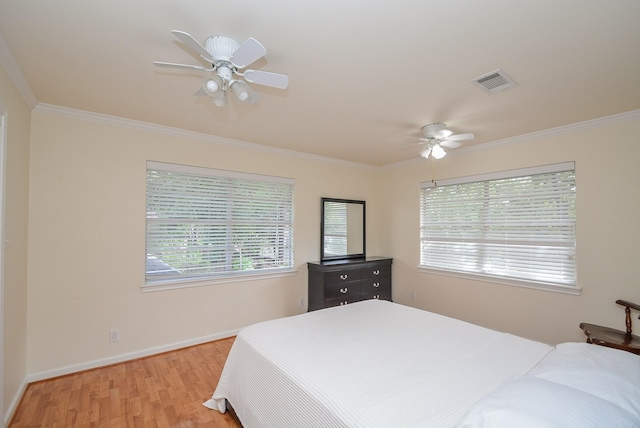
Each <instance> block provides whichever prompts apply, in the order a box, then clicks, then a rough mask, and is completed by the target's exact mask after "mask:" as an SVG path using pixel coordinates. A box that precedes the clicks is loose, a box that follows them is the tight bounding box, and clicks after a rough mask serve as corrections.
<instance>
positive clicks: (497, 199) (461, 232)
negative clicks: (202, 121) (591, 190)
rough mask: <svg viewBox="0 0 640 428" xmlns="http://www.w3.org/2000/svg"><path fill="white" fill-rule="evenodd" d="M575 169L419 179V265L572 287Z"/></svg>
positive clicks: (559, 167)
mask: <svg viewBox="0 0 640 428" xmlns="http://www.w3.org/2000/svg"><path fill="white" fill-rule="evenodd" d="M574 169H575V168H574V164H573V162H571V163H565V164H557V165H549V166H545V167H539V168H528V169H523V170H516V171H508V172H504V173H498V174H488V175H484V176H476V177H467V178H462V179H454V180H447V181H442V182H438V184H437V186H434V185H433V184H432V183H431V182H428V183H422V185H421V197H420V206H421V210H420V266H421V267H422V268H428V269H436V270H441V271H448V272H457V273H463V274H473V275H480V276H483V277H489V278H499V279H505V278H507V279H513V280H516V281H523V282H531V283H539V284H545V285H551V286H554V285H555V286H558V287H576V263H575V250H576V245H575V224H576V211H575V190H576V185H575V171H574Z"/></svg>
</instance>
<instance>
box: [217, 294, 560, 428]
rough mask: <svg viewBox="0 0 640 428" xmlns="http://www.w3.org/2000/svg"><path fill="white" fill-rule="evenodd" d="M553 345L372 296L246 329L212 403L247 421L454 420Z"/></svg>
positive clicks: (378, 423) (360, 423)
mask: <svg viewBox="0 0 640 428" xmlns="http://www.w3.org/2000/svg"><path fill="white" fill-rule="evenodd" d="M551 349H552V347H550V346H548V345H545V344H542V343H539V342H534V341H530V340H526V339H523V338H520V337H517V336H513V335H509V334H506V333H500V332H496V331H493V330H489V329H485V328H482V327H478V326H476V325H473V324H469V323H465V322H462V321H459V320H455V319H452V318H448V317H444V316H441V315H437V314H433V313H430V312H426V311H422V310H418V309H415V308H411V307H408V306H403V305H399V304H395V303H391V302H387V301H380V300H367V301H364V302H360V303H355V304H350V305H346V306H342V307H335V308H329V309H324V310H320V311H315V312H309V313H306V314H302V315H297V316H293V317H289V318H283V319H277V320H273V321H268V322H264V323H260V324H256V325H253V326H251V327H248V328H246V329H243V330H242V331H241V332H240V334H238V337H237V339H236V341H235V343H234V345H233V348H232V349H231V352H230V353H229V356H228V359H227V363H226V365H225V368H224V370H223V373H222V376H221V379H220V382H219V384H218V387H217V389H216V391H215V392H214V394H213V398H212V400H209V401H208V402H207V403H205V405H206V406H208V407H211V408H217V409H218V410H220V411H221V412H224V411H225V410H226V405H225V399H226V400H228V401H229V402H230V403H231V405H232V406H233V408H234V410H235V411H236V413H237V415H238V418H239V419H240V421H241V422H242V424H243V425H244V426H245V427H246V428H254V427H255V428H257V427H296V428H302V427H314V428H315V427H427V426H447V427H451V426H454V425H455V424H456V423H458V422H459V421H460V420H461V419H462V418H463V417H464V416H465V414H466V413H467V412H468V410H469V408H470V407H471V406H472V405H473V404H474V403H475V402H476V401H478V400H479V399H480V398H481V397H483V396H484V395H486V394H487V393H489V392H490V391H492V390H494V389H495V388H496V387H497V386H499V385H501V384H502V383H504V382H505V381H507V380H509V379H512V378H514V377H516V376H520V375H523V374H525V373H526V372H527V371H528V370H529V369H531V368H532V367H533V366H534V365H535V364H536V363H537V362H538V361H539V360H540V359H542V358H543V357H544V356H545V355H546V354H547V353H548V352H549V351H550V350H551Z"/></svg>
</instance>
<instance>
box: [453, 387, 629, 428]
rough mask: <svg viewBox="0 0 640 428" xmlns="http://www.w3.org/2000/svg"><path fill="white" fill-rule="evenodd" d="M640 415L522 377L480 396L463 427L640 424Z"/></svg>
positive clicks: (578, 427) (568, 427)
mask: <svg viewBox="0 0 640 428" xmlns="http://www.w3.org/2000/svg"><path fill="white" fill-rule="evenodd" d="M638 426H640V417H638V416H636V415H634V414H632V413H631V412H628V411H626V410H624V409H623V408H621V407H619V406H617V405H615V404H613V403H611V402H609V401H606V400H603V399H601V398H598V397H596V396H594V395H591V394H588V393H586V392H582V391H579V390H577V389H573V388H570V387H568V386H564V385H560V384H558V383H555V382H549V381H546V380H544V379H540V378H536V377H529V376H522V377H518V378H516V379H514V380H512V381H509V382H507V383H504V384H503V385H502V386H500V387H498V388H497V389H496V390H494V391H493V392H491V393H490V394H488V395H486V396H485V397H484V398H482V399H480V401H478V403H476V405H475V406H474V407H473V408H472V410H471V411H470V412H469V414H468V415H467V416H466V418H465V419H464V420H463V422H462V423H461V424H460V425H458V427H459V428H481V427H482V428H505V427H517V428H556V427H557V428H573V427H575V428H589V427H593V428H602V427H617V428H624V427H636V428H637V427H638Z"/></svg>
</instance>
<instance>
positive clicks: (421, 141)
mask: <svg viewBox="0 0 640 428" xmlns="http://www.w3.org/2000/svg"><path fill="white" fill-rule="evenodd" d="M407 138H410V139H412V140H420V141H418V142H417V143H411V144H403V145H401V146H400V148H403V147H418V146H421V145H423V144H427V143H428V142H429V140H426V139H424V138H418V137H407Z"/></svg>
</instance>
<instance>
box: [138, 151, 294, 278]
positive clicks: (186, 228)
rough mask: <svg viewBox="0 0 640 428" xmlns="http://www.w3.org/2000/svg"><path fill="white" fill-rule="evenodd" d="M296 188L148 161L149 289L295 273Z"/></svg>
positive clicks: (254, 177)
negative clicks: (224, 278)
mask: <svg viewBox="0 0 640 428" xmlns="http://www.w3.org/2000/svg"><path fill="white" fill-rule="evenodd" d="M293 184H294V183H293V180H291V179H286V178H280V177H268V176H261V175H251V174H243V173H237V172H232V171H220V170H214V169H207V168H196V167H188V166H182V165H173V164H165V163H159V162H148V163H147V194H146V201H147V227H146V256H147V259H146V282H147V284H150V283H157V282H158V281H167V280H191V279H201V278H207V277H218V276H229V275H239V274H242V273H247V272H249V271H251V272H252V273H256V271H260V272H267V271H269V272H270V271H277V270H291V269H292V268H293Z"/></svg>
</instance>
